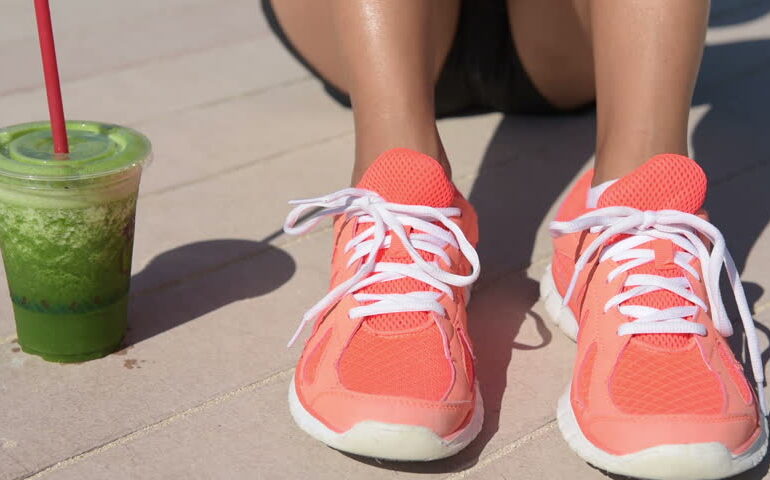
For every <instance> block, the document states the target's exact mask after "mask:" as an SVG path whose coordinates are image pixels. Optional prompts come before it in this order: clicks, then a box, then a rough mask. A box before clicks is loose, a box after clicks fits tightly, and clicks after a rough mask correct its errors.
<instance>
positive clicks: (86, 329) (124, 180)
mask: <svg viewBox="0 0 770 480" xmlns="http://www.w3.org/2000/svg"><path fill="white" fill-rule="evenodd" d="M67 127H68V136H69V137H70V155H69V156H68V157H67V158H65V159H61V158H56V157H55V155H53V153H52V144H51V139H50V133H49V131H48V130H47V128H48V125H47V124H44V123H40V124H26V125H20V126H16V127H11V128H9V129H5V130H0V250H2V256H3V262H4V265H5V272H6V277H7V280H8V286H9V290H10V294H11V300H12V302H13V310H14V317H15V320H16V328H17V333H18V337H19V344H20V346H21V348H22V349H23V350H24V351H25V352H28V353H32V354H36V355H40V356H41V357H43V358H44V359H46V360H49V361H57V362H80V361H85V360H89V359H93V358H98V357H102V356H104V355H107V354H109V353H111V352H113V351H114V350H115V349H117V348H118V347H119V346H120V343H121V341H122V338H123V336H124V334H125V330H126V324H127V303H128V291H129V286H130V280H131V256H132V251H133V240H134V218H135V212H136V199H137V192H138V189H139V180H140V177H141V171H142V168H143V166H144V165H145V162H146V159H147V158H148V156H149V152H150V147H149V142H148V141H147V140H146V138H144V137H143V136H141V134H139V133H138V132H135V131H133V130H130V129H126V128H123V127H118V126H114V125H104V124H97V123H93V122H90V123H87V122H71V123H68V125H67ZM9 131H10V132H11V133H10V134H8V132H9ZM4 132H5V137H4V136H3V134H4Z"/></svg>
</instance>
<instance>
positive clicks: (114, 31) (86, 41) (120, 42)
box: [0, 0, 267, 98]
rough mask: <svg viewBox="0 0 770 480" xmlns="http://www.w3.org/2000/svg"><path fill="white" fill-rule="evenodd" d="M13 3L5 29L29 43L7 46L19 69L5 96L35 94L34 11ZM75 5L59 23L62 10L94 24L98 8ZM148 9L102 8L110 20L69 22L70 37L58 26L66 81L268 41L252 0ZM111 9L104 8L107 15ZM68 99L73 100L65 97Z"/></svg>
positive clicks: (2, 87)
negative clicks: (261, 37)
mask: <svg viewBox="0 0 770 480" xmlns="http://www.w3.org/2000/svg"><path fill="white" fill-rule="evenodd" d="M13 1H14V5H15V8H14V10H13V12H12V13H13V16H12V17H9V16H6V14H5V10H4V14H3V20H4V21H3V25H4V26H5V25H6V24H8V23H19V24H20V25H23V27H21V28H23V29H25V30H26V31H27V35H26V36H24V37H21V38H9V39H7V40H5V41H1V42H0V58H2V59H3V61H4V62H6V65H13V68H4V69H3V82H2V84H0V95H4V94H8V93H13V92H18V91H23V90H27V89H36V88H39V86H40V85H42V84H43V79H42V72H41V66H40V51H39V47H38V45H37V40H36V38H35V30H34V29H35V22H34V13H33V9H32V3H30V2H24V3H23V4H22V2H20V0H13ZM73 3H77V5H70V2H67V3H66V4H64V3H62V4H61V5H59V4H55V5H54V15H53V18H54V21H56V20H58V16H59V14H60V10H65V9H67V10H68V11H67V12H66V13H65V15H73V16H81V17H85V18H86V19H89V20H90V18H89V17H88V16H87V15H83V14H84V12H88V11H89V9H90V8H93V5H94V3H96V2H93V1H85V0H82V1H79V2H73ZM148 4H149V2H147V3H144V5H145V8H141V7H140V8H139V9H138V10H136V11H135V13H134V14H132V13H131V12H132V9H133V2H131V4H130V5H129V4H127V5H126V7H123V8H115V7H114V4H110V5H112V6H113V9H112V12H104V10H103V9H99V8H98V7H97V10H101V11H103V13H102V14H97V16H96V18H95V19H94V21H93V22H91V21H86V22H83V23H81V24H78V25H73V27H72V28H66V22H65V28H64V29H63V31H58V28H59V24H58V23H56V24H55V27H54V28H55V29H56V32H57V35H56V47H57V48H56V50H57V54H58V56H59V63H60V75H61V78H62V79H63V80H64V81H67V80H72V79H77V78H84V77H87V76H93V75H97V74H101V73H106V72H110V71H114V70H116V69H121V68H126V67H129V66H131V65H136V64H140V63H145V62H149V61H153V60H156V59H160V58H164V57H169V56H174V55H180V54H186V53H191V52H195V51H201V50H205V49H207V48H211V47H217V46H224V45H232V44H238V43H240V42H243V41H245V40H247V39H249V38H253V37H254V36H255V35H257V34H260V33H261V34H266V33H267V32H266V29H267V27H266V22H265V21H264V17H263V16H262V14H261V13H260V11H259V6H258V5H259V4H258V2H256V1H252V0H228V1H227V3H226V6H225V5H223V3H222V2H217V1H213V0H208V1H192V2H182V1H179V0H176V1H174V2H171V3H166V2H156V6H154V7H150V8H148V7H147V5H148ZM106 5H107V4H105V7H103V8H108V7H106ZM3 8H4V9H5V4H4V5H3ZM65 18H66V17H65ZM17 28H19V27H17ZM14 36H15V35H14ZM64 93H65V98H66V90H65V91H64Z"/></svg>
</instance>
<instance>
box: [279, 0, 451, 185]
mask: <svg viewBox="0 0 770 480" xmlns="http://www.w3.org/2000/svg"><path fill="white" fill-rule="evenodd" d="M273 1H274V9H275V11H276V15H277V17H278V19H279V21H280V23H281V25H282V26H283V28H284V29H285V31H286V33H287V35H288V36H289V38H290V39H291V41H292V43H294V45H295V46H296V48H297V50H299V51H300V53H302V55H303V56H304V57H305V58H306V59H307V60H308V61H309V62H310V63H311V64H312V65H313V67H314V68H316V69H317V70H318V71H319V72H320V73H321V74H322V75H323V76H324V77H325V78H327V79H329V81H331V82H332V83H333V84H334V85H335V86H337V87H339V88H340V89H341V90H343V91H346V92H348V94H349V95H350V97H351V101H352V104H353V115H354V119H355V130H356V162H355V165H354V168H353V178H352V181H353V183H354V184H355V183H357V182H358V180H359V179H360V177H361V175H363V172H364V171H365V170H366V168H367V167H368V166H369V165H370V164H371V163H372V162H373V161H374V159H375V158H376V157H377V155H379V154H380V153H382V152H383V151H384V150H387V149H389V148H394V147H406V148H411V149H414V150H418V151H421V152H423V153H426V154H428V155H431V156H432V157H434V158H436V159H438V160H439V161H440V162H441V163H442V165H444V167H445V168H446V169H447V171H449V162H448V161H447V158H446V153H445V152H444V147H443V145H442V144H441V139H440V138H439V135H438V131H437V129H436V118H435V106H434V105H435V104H434V88H435V84H436V80H437V79H438V76H439V73H440V71H441V67H442V65H443V63H444V60H445V59H446V56H447V53H448V52H449V48H450V47H451V45H452V40H453V39H454V34H455V30H456V28H457V19H458V14H459V5H460V3H459V2H460V0H420V1H414V0H359V1H354V2H352V1H350V0H325V1H322V0H273ZM308 19H314V21H313V22H308Z"/></svg>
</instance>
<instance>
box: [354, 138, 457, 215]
mask: <svg viewBox="0 0 770 480" xmlns="http://www.w3.org/2000/svg"><path fill="white" fill-rule="evenodd" d="M357 187H358V188H364V189H367V190H372V191H374V192H377V193H379V194H380V195H382V197H383V198H384V199H385V200H387V201H388V202H392V203H401V204H406V205H427V206H429V207H437V208H443V207H449V206H451V205H452V202H453V201H454V197H455V187H454V185H453V184H452V181H451V180H449V177H447V174H446V171H445V170H444V168H443V167H442V166H441V165H440V164H439V163H438V162H437V161H436V160H434V159H433V158H431V157H429V156H428V155H425V154H423V153H419V152H415V151H413V150H409V149H407V148H394V149H392V150H388V151H386V152H384V153H382V154H381V155H380V156H379V157H377V160H375V162H374V163H373V164H372V165H371V166H370V167H369V168H368V169H367V170H366V173H364V176H363V177H362V178H361V181H360V182H358V185H357Z"/></svg>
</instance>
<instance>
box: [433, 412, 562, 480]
mask: <svg viewBox="0 0 770 480" xmlns="http://www.w3.org/2000/svg"><path fill="white" fill-rule="evenodd" d="M555 428H556V419H555V418H554V419H551V420H550V421H549V422H548V423H546V424H544V425H541V426H540V427H538V428H536V429H535V430H533V431H531V432H529V433H527V434H526V435H524V436H522V437H519V438H517V439H516V440H514V441H512V442H511V443H508V444H507V445H503V446H502V447H500V448H498V449H497V450H495V451H494V452H492V453H490V454H489V455H486V456H484V457H482V458H480V459H479V461H478V462H477V463H476V464H475V465H473V466H472V467H470V468H468V469H467V470H463V471H460V472H456V473H453V474H451V475H449V476H448V477H445V478H444V480H461V479H463V478H468V477H469V476H471V475H473V474H474V473H476V472H478V471H479V470H482V469H484V468H485V467H487V466H489V465H491V464H492V463H495V462H496V461H498V460H500V459H502V458H505V457H507V456H508V455H510V454H511V453H513V452H514V451H516V450H518V449H519V448H521V447H523V446H525V445H527V444H528V443H530V442H532V441H533V440H537V439H538V438H540V437H542V436H543V435H546V434H547V433H549V432H551V431H553V430H554V429H555Z"/></svg>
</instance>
